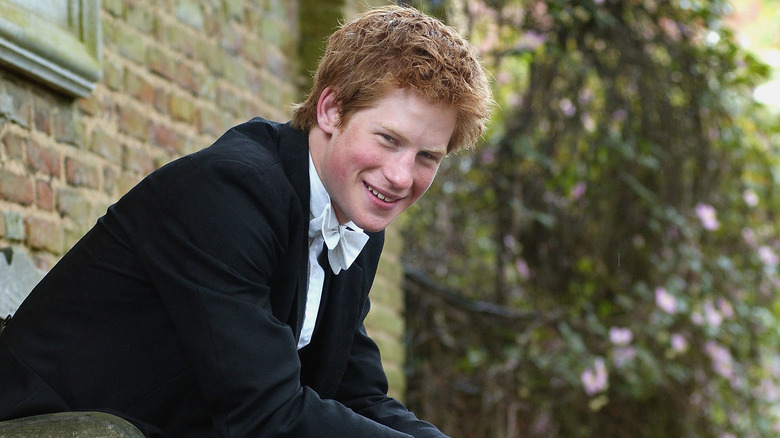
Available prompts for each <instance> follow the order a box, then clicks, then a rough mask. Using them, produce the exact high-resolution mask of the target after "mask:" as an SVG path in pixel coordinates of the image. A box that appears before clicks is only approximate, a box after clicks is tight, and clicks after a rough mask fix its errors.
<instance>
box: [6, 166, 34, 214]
mask: <svg viewBox="0 0 780 438" xmlns="http://www.w3.org/2000/svg"><path fill="white" fill-rule="evenodd" d="M0 199H5V200H6V201H10V202H15V203H17V204H22V205H31V204H32V203H33V202H34V201H35V187H34V186H33V183H32V181H31V180H30V179H29V178H27V177H25V176H22V175H16V174H14V173H11V172H9V171H7V170H2V169H0Z"/></svg>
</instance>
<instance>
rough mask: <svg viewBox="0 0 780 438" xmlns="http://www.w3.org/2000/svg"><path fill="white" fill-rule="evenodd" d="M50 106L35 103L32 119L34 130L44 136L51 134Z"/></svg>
mask: <svg viewBox="0 0 780 438" xmlns="http://www.w3.org/2000/svg"><path fill="white" fill-rule="evenodd" d="M51 107H52V105H51V104H50V103H48V102H43V101H40V100H39V101H36V105H35V110H34V114H33V118H34V120H35V129H36V130H38V131H41V132H43V133H44V134H46V135H51V132H52V123H51V118H52V110H51V109H50V108H51Z"/></svg>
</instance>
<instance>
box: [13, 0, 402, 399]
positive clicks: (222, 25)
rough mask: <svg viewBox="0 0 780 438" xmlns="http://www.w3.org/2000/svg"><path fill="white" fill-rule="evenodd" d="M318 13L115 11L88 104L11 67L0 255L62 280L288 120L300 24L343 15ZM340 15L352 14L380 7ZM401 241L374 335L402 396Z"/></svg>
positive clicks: (300, 62)
mask: <svg viewBox="0 0 780 438" xmlns="http://www.w3.org/2000/svg"><path fill="white" fill-rule="evenodd" d="M317 3H318V2H306V1H289V0H208V1H205V0H204V1H200V0H102V11H101V24H102V42H103V44H102V53H103V59H102V72H103V73H102V79H101V80H100V82H99V83H98V84H97V87H96V89H95V90H94V92H93V93H92V94H91V95H90V96H89V97H87V98H84V99H72V98H68V97H65V96H63V95H61V94H59V93H57V92H55V91H52V90H51V89H49V88H48V87H46V86H44V85H40V84H39V83H37V82H35V81H32V80H30V79H28V78H26V77H24V76H21V75H18V74H16V73H14V72H12V71H9V70H8V69H6V68H4V67H0V246H10V245H12V246H16V247H23V248H25V249H26V250H27V251H28V252H29V253H30V256H31V258H32V259H33V260H34V261H35V263H36V264H37V265H38V266H40V267H42V268H44V269H48V268H50V267H51V266H52V265H53V264H54V263H56V261H57V260H58V259H59V257H61V256H62V255H63V254H64V253H65V252H66V251H67V250H68V249H69V248H70V247H71V246H72V245H73V244H74V243H75V242H76V241H77V240H78V239H79V238H81V236H83V235H84V233H86V232H87V231H88V230H89V229H90V228H91V227H92V226H93V225H94V223H95V221H96V220H97V218H98V217H100V216H101V215H102V214H104V212H105V211H106V208H107V207H108V206H109V205H110V204H111V203H113V202H115V201H116V200H117V199H118V198H119V197H120V196H121V195H122V194H124V193H125V192H127V190H129V189H130V188H131V187H132V186H133V185H135V184H136V183H137V182H138V181H139V180H140V179H141V178H142V177H144V176H145V175H146V174H148V173H150V172H151V171H153V170H154V169H156V168H158V167H160V166H161V165H163V164H165V163H167V162H168V161H170V160H172V159H174V158H176V157H178V156H181V155H183V154H186V153H189V152H193V151H195V150H198V149H201V148H203V147H205V146H208V145H209V144H210V143H211V142H213V141H214V140H215V139H216V137H218V136H219V135H220V134H222V132H224V131H225V130H226V129H228V128H229V127H231V126H233V125H234V124H236V123H240V122H243V121H245V120H247V119H249V118H251V117H253V116H263V117H266V118H269V119H273V120H279V121H284V120H287V119H288V118H289V105H290V103H292V102H295V101H298V100H300V99H301V96H302V90H301V89H300V88H301V85H302V84H305V80H303V78H302V77H301V76H300V74H299V72H300V71H305V70H306V65H307V63H309V64H311V63H312V62H316V59H314V60H312V59H301V57H300V56H298V55H296V54H298V53H299V49H300V47H301V46H302V44H301V43H302V42H304V41H303V40H302V39H301V37H300V36H299V35H300V32H299V25H298V18H299V16H301V17H303V16H312V11H311V8H315V9H316V8H318V7H325V6H323V5H326V4H329V5H330V6H329V7H332V6H333V4H334V2H327V1H325V2H320V3H321V5H320V6H318V5H317ZM335 3H338V4H340V5H341V7H342V10H343V11H346V13H348V14H349V13H353V11H357V10H358V9H359V5H361V4H365V3H366V2H359V1H358V0H347V1H346V5H345V4H344V1H343V0H337V1H336V2H335ZM369 3H371V2H369ZM374 3H375V4H376V3H382V2H374ZM306 14H308V15H306ZM313 15H314V16H317V13H316V11H315V12H314V13H313ZM335 26H336V23H335V22H334V23H332V24H331V25H329V26H326V27H325V29H326V30H327V31H328V32H329V31H330V30H332V29H333V28H334V27H335ZM308 38H317V36H316V35H314V36H312V35H307V40H306V41H305V42H310V40H308ZM322 38H324V35H323V36H322V37H320V40H321V39H322ZM311 68H313V67H311ZM388 237H389V241H390V242H395V243H391V244H390V245H388V251H386V257H385V260H383V262H382V268H381V272H380V275H379V278H378V280H377V287H376V288H375V290H374V292H373V295H372V296H373V297H374V298H373V299H374V300H375V302H376V304H375V305H374V309H375V310H374V311H373V312H372V315H371V317H370V319H371V320H370V323H369V330H370V331H371V333H372V335H373V336H375V337H376V338H377V340H378V342H379V343H380V344H381V346H382V347H383V353H384V358H385V363H386V368H387V370H388V374H389V376H390V379H391V386H392V389H391V392H392V394H393V395H395V396H401V395H402V394H403V391H404V381H405V379H404V377H403V372H402V370H403V367H402V364H403V358H404V356H403V348H402V345H401V337H402V334H403V325H402V324H403V322H402V319H401V318H400V314H399V312H400V311H401V308H402V307H401V304H402V294H401V292H400V278H401V273H400V267H399V265H398V254H399V253H400V248H401V247H400V245H399V244H398V242H399V238H398V235H397V233H396V232H395V231H393V230H391V231H390V233H389V236H388Z"/></svg>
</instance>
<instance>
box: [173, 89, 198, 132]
mask: <svg viewBox="0 0 780 438" xmlns="http://www.w3.org/2000/svg"><path fill="white" fill-rule="evenodd" d="M168 111H169V112H170V114H171V117H172V118H173V119H174V120H178V121H181V122H184V123H187V124H189V125H193V124H195V121H196V120H197V118H198V109H197V108H196V107H195V102H194V100H193V98H192V97H191V96H184V95H180V94H171V95H170V100H169V102H168Z"/></svg>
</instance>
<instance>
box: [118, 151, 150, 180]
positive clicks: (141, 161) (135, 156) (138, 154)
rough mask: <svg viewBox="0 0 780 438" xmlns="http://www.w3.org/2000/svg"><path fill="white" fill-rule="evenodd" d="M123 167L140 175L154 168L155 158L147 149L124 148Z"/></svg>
mask: <svg viewBox="0 0 780 438" xmlns="http://www.w3.org/2000/svg"><path fill="white" fill-rule="evenodd" d="M122 161H123V163H122V168H123V169H125V170H129V171H131V172H135V173H138V174H140V175H147V174H149V173H151V172H152V171H153V170H154V169H155V166H154V159H153V158H152V156H151V155H149V154H148V153H147V152H146V151H144V150H142V149H138V148H130V147H125V148H124V158H123V160H122Z"/></svg>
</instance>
